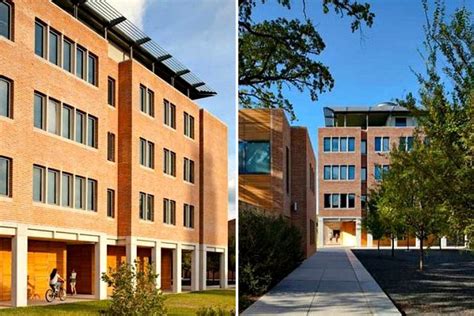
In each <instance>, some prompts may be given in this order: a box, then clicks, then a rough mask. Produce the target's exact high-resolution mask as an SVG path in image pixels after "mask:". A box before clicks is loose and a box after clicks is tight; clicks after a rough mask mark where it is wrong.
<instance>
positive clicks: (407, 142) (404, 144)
mask: <svg viewBox="0 0 474 316" xmlns="http://www.w3.org/2000/svg"><path fill="white" fill-rule="evenodd" d="M412 148H413V137H411V136H402V137H400V143H399V149H400V150H403V151H410V150H411V149H412Z"/></svg>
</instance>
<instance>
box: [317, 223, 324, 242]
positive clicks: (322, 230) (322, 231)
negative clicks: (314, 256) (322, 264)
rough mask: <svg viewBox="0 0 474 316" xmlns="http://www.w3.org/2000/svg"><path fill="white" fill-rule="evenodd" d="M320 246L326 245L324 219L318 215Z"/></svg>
mask: <svg viewBox="0 0 474 316" xmlns="http://www.w3.org/2000/svg"><path fill="white" fill-rule="evenodd" d="M317 243H318V247H319V248H322V247H324V219H323V218H322V217H318V242H317Z"/></svg>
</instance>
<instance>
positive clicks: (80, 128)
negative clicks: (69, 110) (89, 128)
mask: <svg viewBox="0 0 474 316" xmlns="http://www.w3.org/2000/svg"><path fill="white" fill-rule="evenodd" d="M85 125H86V114H85V113H83V112H80V111H76V142H78V143H81V144H85V135H84V134H85V130H86V128H85Z"/></svg>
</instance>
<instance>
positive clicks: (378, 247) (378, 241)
mask: <svg viewBox="0 0 474 316" xmlns="http://www.w3.org/2000/svg"><path fill="white" fill-rule="evenodd" d="M377 251H378V252H379V253H380V238H379V239H377Z"/></svg>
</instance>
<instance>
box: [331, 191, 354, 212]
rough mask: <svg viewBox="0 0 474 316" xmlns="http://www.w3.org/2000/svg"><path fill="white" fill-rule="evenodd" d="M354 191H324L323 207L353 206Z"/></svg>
mask: <svg viewBox="0 0 474 316" xmlns="http://www.w3.org/2000/svg"><path fill="white" fill-rule="evenodd" d="M354 207H355V194H354V193H340V194H339V193H326V194H324V208H341V209H342V208H354Z"/></svg>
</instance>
